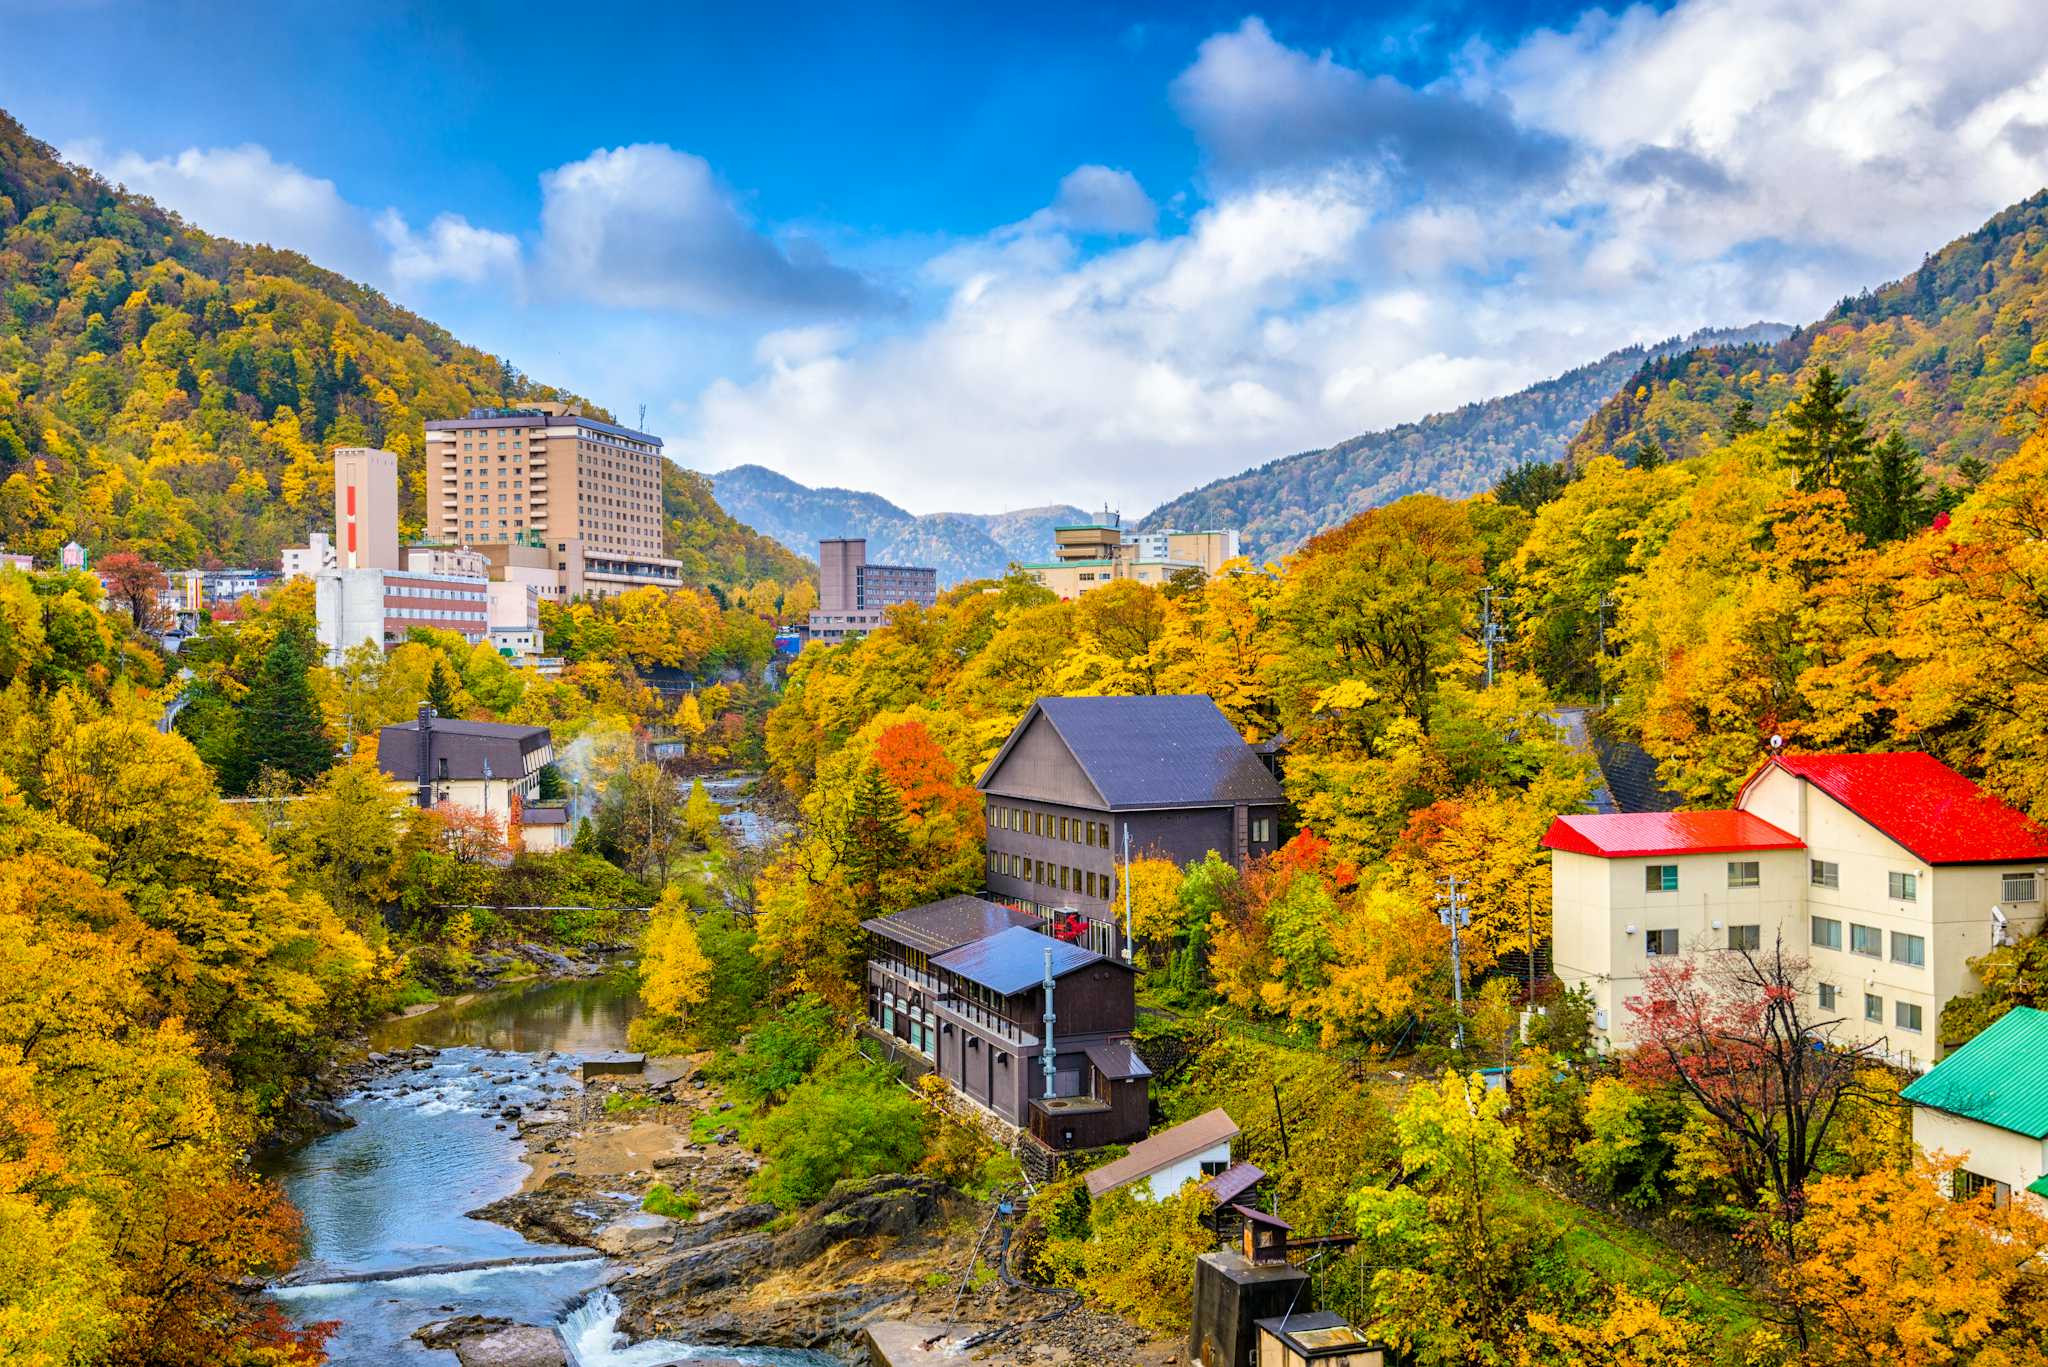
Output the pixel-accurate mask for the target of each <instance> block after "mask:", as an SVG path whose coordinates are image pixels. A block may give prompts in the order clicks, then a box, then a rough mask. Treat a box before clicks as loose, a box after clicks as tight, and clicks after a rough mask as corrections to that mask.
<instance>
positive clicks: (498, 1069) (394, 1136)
mask: <svg viewBox="0 0 2048 1367" xmlns="http://www.w3.org/2000/svg"><path fill="white" fill-rule="evenodd" d="M637 1006H638V1001H637V998H636V996H635V994H634V990H633V982H632V978H631V975H630V973H629V972H627V971H625V970H615V971H614V972H612V973H609V974H607V975H605V976H604V977H602V978H597V979H582V980H577V981H571V982H556V983H541V984H524V985H520V986H514V987H505V988H498V989H493V990H491V991H487V992H481V993H478V994H476V995H474V996H472V997H467V998H459V999H457V1000H455V1001H453V1002H451V1003H448V1004H446V1005H443V1006H440V1007H437V1008H436V1009H434V1010H432V1011H427V1012H423V1013H421V1014H419V1015H416V1016H409V1017H406V1018H404V1019H399V1020H390V1021H385V1022H382V1023H380V1024H379V1025H377V1026H376V1027H374V1028H373V1029H372V1030H371V1032H370V1048H371V1049H372V1050H374V1051H378V1052H384V1053H390V1052H393V1051H396V1050H401V1049H405V1048H409V1047H410V1046H413V1045H419V1044H425V1045H432V1046H434V1047H436V1048H438V1049H440V1050H441V1053H440V1054H439V1055H438V1056H435V1057H434V1058H433V1059H432V1060H431V1062H430V1063H429V1064H428V1065H427V1066H425V1067H421V1068H417V1069H407V1070H405V1071H401V1072H397V1073H388V1074H384V1075H381V1076H379V1077H377V1078H376V1079H375V1080H374V1081H372V1082H370V1083H369V1084H367V1085H365V1086H364V1087H363V1088H362V1089H361V1090H360V1091H358V1092H356V1093H355V1094H354V1095H352V1096H349V1097H347V1098H345V1099H344V1100H343V1102H342V1106H343V1109H344V1110H346V1111H347V1112H348V1114H349V1116H350V1117H351V1118H352V1119H354V1120H355V1122H356V1124H355V1126H354V1128H352V1129H347V1130H342V1131H339V1132H337V1133H334V1134H330V1135H325V1136H323V1137H321V1138H319V1139H315V1140H313V1141H311V1142H310V1143H307V1144H304V1145H301V1146H300V1147H298V1148H296V1149H292V1150H289V1151H286V1152H282V1153H274V1154H271V1155H268V1156H267V1157H266V1159H265V1161H264V1163H263V1169H264V1171H265V1172H266V1173H267V1174H268V1175H269V1176H271V1177H272V1178H274V1179H275V1180H277V1181H278V1182H279V1183H281V1184H282V1185H283V1187H284V1189H285V1192H286V1193H287V1194H288V1195H289V1196H290V1197H291V1199H292V1202H293V1204H294V1205H296V1206H297V1207H298V1208H299V1212H300V1214H301V1215H303V1216H304V1218H305V1223H306V1258H305V1261H304V1262H303V1263H302V1264H301V1265H300V1266H299V1267H298V1268H297V1269H296V1270H295V1271H294V1273H293V1278H294V1279H299V1280H306V1279H312V1278H318V1277H322V1276H346V1275H356V1274H364V1273H370V1274H374V1273H378V1272H390V1271H396V1270H400V1269H404V1268H412V1267H422V1266H440V1265H446V1264H450V1263H468V1262H474V1261H480V1260H485V1259H502V1258H525V1257H532V1256H537V1255H551V1254H552V1255H573V1254H577V1253H586V1252H587V1250H581V1249H571V1248H564V1247H561V1246H558V1245H548V1244H537V1243H533V1242H530V1241H529V1240H527V1239H526V1238H525V1237H524V1236H522V1235H520V1234H518V1233H516V1232H515V1231H513V1230H510V1229H506V1228H504V1227H503V1226H500V1225H495V1224H491V1223H489V1222H488V1221H484V1220H472V1219H470V1218H468V1216H466V1215H465V1214H464V1212H465V1211H470V1210H475V1209H476V1208H477V1207H479V1206H483V1205H486V1204H488V1203H490V1202H492V1201H495V1200H498V1199H499V1198H501V1197H504V1196H509V1195H511V1194H512V1193H514V1192H515V1191H517V1190H518V1189H519V1185H520V1182H521V1181H522V1180H523V1179H524V1178H525V1176H526V1173H527V1168H526V1165H525V1164H524V1163H523V1162H521V1161H520V1150H519V1143H518V1138H517V1135H516V1133H515V1132H514V1130H513V1127H512V1125H511V1124H510V1123H509V1122H508V1121H506V1120H504V1119H503V1118H502V1117H501V1115H500V1112H502V1111H503V1110H504V1108H505V1107H507V1106H521V1107H525V1108H528V1109H532V1108H534V1107H537V1106H543V1105H545V1103H546V1101H547V1099H548V1097H549V1096H550V1095H552V1094H557V1093H560V1092H562V1091H565V1090H566V1091H574V1090H576V1089H577V1088H578V1087H579V1086H580V1084H579V1083H578V1081H577V1067H576V1065H577V1063H578V1062H579V1061H580V1060H581V1058H582V1057H583V1056H585V1055H589V1054H599V1053H606V1052H609V1051H611V1050H615V1049H620V1048H623V1047H624V1045H625V1039H626V1026H627V1023H628V1022H630V1021H631V1020H632V1018H633V1015H634V1012H635V1009H636V1008H637ZM609 1266H610V1265H609V1263H608V1262H607V1261H606V1260H605V1259H604V1258H602V1257H600V1256H598V1255H596V1254H594V1253H592V1254H589V1256H587V1257H584V1258H580V1259H577V1260H575V1261H565V1262H553V1263H545V1264H520V1265H514V1266H504V1267H495V1268H489V1269H484V1270H478V1271H468V1272H441V1273H431V1274H428V1275H424V1276H409V1277H402V1278H395V1279H381V1280H374V1281H354V1282H342V1283H328V1284H315V1285H305V1286H281V1287H277V1288H273V1290H272V1293H271V1294H272V1295H273V1296H274V1297H275V1298H276V1299H277V1300H278V1302H279V1303H280V1304H281V1305H282V1306H283V1307H284V1308H285V1311H286V1313H287V1314H289V1315H290V1316H291V1317H292V1318H293V1319H295V1320H297V1321H298V1322H300V1323H302V1324H304V1323H310V1322H314V1321H322V1320H331V1321H338V1327H337V1329H336V1330H335V1333H334V1336H333V1338H332V1339H330V1340H329V1343H328V1353H329V1360H330V1361H331V1362H333V1363H334V1364H336V1367H384V1365H385V1364H394V1363H399V1364H402V1363H413V1362H417V1363H441V1364H446V1363H452V1362H454V1361H455V1354H454V1353H452V1352H448V1351H441V1350H431V1349H427V1348H424V1347H422V1346H421V1345H420V1344H418V1343H417V1342H415V1341H414V1340H413V1338H412V1332H413V1331H414V1330H415V1329H417V1328H419V1327H420V1326H421V1325H423V1324H427V1323H429V1322H432V1321H434V1320H442V1319H448V1318H451V1317H453V1316H457V1315H497V1316H503V1317H505V1318H507V1319H510V1320H513V1321H516V1322H519V1323H525V1324H538V1323H549V1322H552V1323H554V1324H555V1325H556V1326H557V1327H558V1329H559V1330H560V1331H561V1334H562V1337H563V1340H564V1342H565V1343H566V1344H567V1346H568V1350H569V1354H570V1359H571V1361H572V1362H574V1363H576V1364H578V1367H655V1364H663V1363H673V1362H687V1361H690V1360H692V1359H693V1358H696V1357H700V1356H701V1357H709V1358H714V1359H717V1360H720V1361H728V1362H742V1363H750V1364H826V1363H830V1362H831V1361H832V1359H830V1358H827V1357H824V1356H821V1355H819V1354H815V1353H800V1352H790V1351H778V1350H774V1349H734V1348H717V1349H712V1348H693V1347H692V1346H691V1345H687V1344H680V1343H664V1342H651V1343H642V1344H638V1345H634V1346H632V1347H625V1346H623V1345H622V1344H621V1343H619V1342H618V1341H617V1335H616V1334H615V1333H614V1329H613V1325H614V1322H615V1321H616V1319H617V1315H618V1307H617V1305H616V1303H615V1302H613V1301H612V1299H611V1297H610V1294H609V1293H608V1292H605V1291H604V1290H603V1289H602V1286H601V1283H602V1279H603V1278H604V1276H605V1274H606V1272H607V1271H608V1270H609Z"/></svg>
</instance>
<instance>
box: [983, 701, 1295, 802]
mask: <svg viewBox="0 0 2048 1367" xmlns="http://www.w3.org/2000/svg"><path fill="white" fill-rule="evenodd" d="M1034 712H1035V713H1042V714H1044V716H1045V719H1046V720H1047V721H1049V722H1051V723H1052V728H1053V730H1054V731H1055V732H1056V733H1058V735H1059V738H1060V740H1061V742H1062V743H1064V744H1065V745H1066V747H1067V749H1068V751H1069V752H1070V753H1071V754H1072V755H1073V756H1074V759H1075V762H1076V763H1078V764H1079V765H1080V766H1081V769H1082V771H1083V772H1084V773H1086V774H1087V775H1088V781H1089V782H1091V783H1093V784H1094V785H1095V790H1096V791H1097V792H1099V793H1101V794H1102V798H1103V801H1105V802H1106V803H1108V804H1109V808H1110V810H1111V811H1117V810H1122V809H1138V808H1145V807H1214V806H1222V805H1235V804H1237V803H1240V802H1244V803H1251V804H1254V805H1259V806H1278V805H1279V804H1280V803H1281V802H1282V801H1283V799H1282V797H1281V793H1280V785H1279V783H1277V782H1276V781H1275V780H1274V778H1273V775H1272V773H1271V772H1269V771H1268V770H1267V768H1266V766H1265V765H1264V764H1262V763H1261V762H1260V761H1259V756H1258V753H1257V752H1256V751H1254V750H1253V749H1252V747H1251V746H1249V745H1247V744H1245V742H1244V737H1242V736H1240V735H1239V734H1238V733H1237V728H1236V727H1234V726H1232V725H1231V724H1230V719H1229V718H1228V717H1225V716H1224V715H1223V713H1222V712H1221V711H1220V710H1218V708H1217V706H1216V704H1215V702H1214V701H1212V700H1211V699H1210V698H1209V697H1207V696H1206V695H1204V694H1200V693H1190V694H1181V695H1173V696H1168V697H1146V698H1040V699H1039V700H1038V701H1037V702H1036V703H1034V704H1033V705H1032V711H1031V712H1026V713H1025V714H1024V719H1023V720H1022V721H1020V722H1018V723H1017V729H1016V730H1015V731H1013V732H1011V733H1010V740H1009V741H1008V742H1005V744H1004V746H1003V749H1002V751H1001V752H1000V753H998V754H997V755H996V757H995V760H994V762H992V763H991V764H990V765H989V767H988V772H987V773H985V774H983V775H982V779H981V786H982V787H983V788H984V789H990V788H991V785H992V783H993V782H994V780H995V777H996V775H997V774H998V773H999V772H1000V771H1001V769H1002V764H1003V760H1004V759H1005V758H1006V757H1007V756H1008V754H1009V748H1010V745H1011V744H1013V743H1014V742H1015V741H1016V738H1017V737H1018V736H1020V735H1022V734H1023V733H1024V729H1025V728H1026V727H1027V726H1029V725H1030V724H1031V718H1032V714H1033V713H1034ZM999 786H1000V785H997V787H999Z"/></svg>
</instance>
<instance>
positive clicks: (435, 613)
mask: <svg viewBox="0 0 2048 1367" xmlns="http://www.w3.org/2000/svg"><path fill="white" fill-rule="evenodd" d="M384 615H385V616H386V617H395V618H400V619H403V620H405V621H408V622H487V621H489V620H490V617H491V614H489V613H488V612H464V611H462V610H461V609H460V608H386V609H384Z"/></svg>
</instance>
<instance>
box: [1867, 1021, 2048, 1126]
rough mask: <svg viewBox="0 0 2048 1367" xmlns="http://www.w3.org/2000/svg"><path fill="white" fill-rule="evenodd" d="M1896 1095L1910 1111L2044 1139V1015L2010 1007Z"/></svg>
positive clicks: (2047, 1087)
mask: <svg viewBox="0 0 2048 1367" xmlns="http://www.w3.org/2000/svg"><path fill="white" fill-rule="evenodd" d="M1900 1095H1901V1096H1903V1097H1905V1099H1906V1100H1908V1101H1910V1102H1912V1103H1913V1104H1914V1105H1916V1106H1930V1107H1932V1108H1933V1109H1935V1110H1937V1111H1947V1112H1949V1113H1950V1114H1951V1115H1959V1116H1964V1117H1966V1118H1968V1119H1970V1120H1975V1121H1980V1122H1982V1123H1983V1124H1986V1125H1995V1126H1997V1127H1998V1128H1999V1129H2001V1130H2011V1131H2012V1132H2013V1133H2014V1134H2023V1135H2026V1136H2027V1137H2028V1138H2029V1139H2048V1011H2037V1010H2035V1009H2034V1008H2033V1007H2031V1006H2015V1007H2014V1008H2013V1009H2012V1010H2010V1011H2008V1012H2006V1013H2005V1014H2004V1015H2003V1016H2000V1017H1999V1018H1998V1019H1997V1020H1995V1021H1993V1022H1992V1023H1991V1025H1990V1027H1989V1028H1988V1029H1986V1030H1985V1031H1984V1033H1983V1034H1981V1035H1978V1036H1977V1037H1976V1038H1975V1039H1973V1040H1971V1041H1970V1042H1969V1043H1968V1044H1965V1045H1964V1046H1963V1047H1962V1048H1960V1049H1958V1050H1956V1051H1955V1052H1954V1053H1953V1054H1950V1055H1949V1056H1948V1057H1947V1058H1945V1059H1943V1060H1942V1061H1941V1062H1940V1063H1937V1064H1935V1065H1934V1067H1932V1068H1931V1069H1929V1070H1928V1071H1927V1072H1926V1073H1924V1074H1922V1075H1921V1076H1920V1077H1917V1078H1915V1079H1914V1080H1913V1081H1912V1082H1911V1083H1910V1084H1908V1085H1907V1087H1906V1090H1905V1091H1903V1092H1901V1093H1900Z"/></svg>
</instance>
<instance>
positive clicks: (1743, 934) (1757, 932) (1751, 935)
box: [1728, 926, 1764, 950]
mask: <svg viewBox="0 0 2048 1367" xmlns="http://www.w3.org/2000/svg"><path fill="white" fill-rule="evenodd" d="M1763 947H1764V928H1763V927H1762V926H1730V927H1728V948H1730V949H1750V950H1756V949H1762V948H1763Z"/></svg>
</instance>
